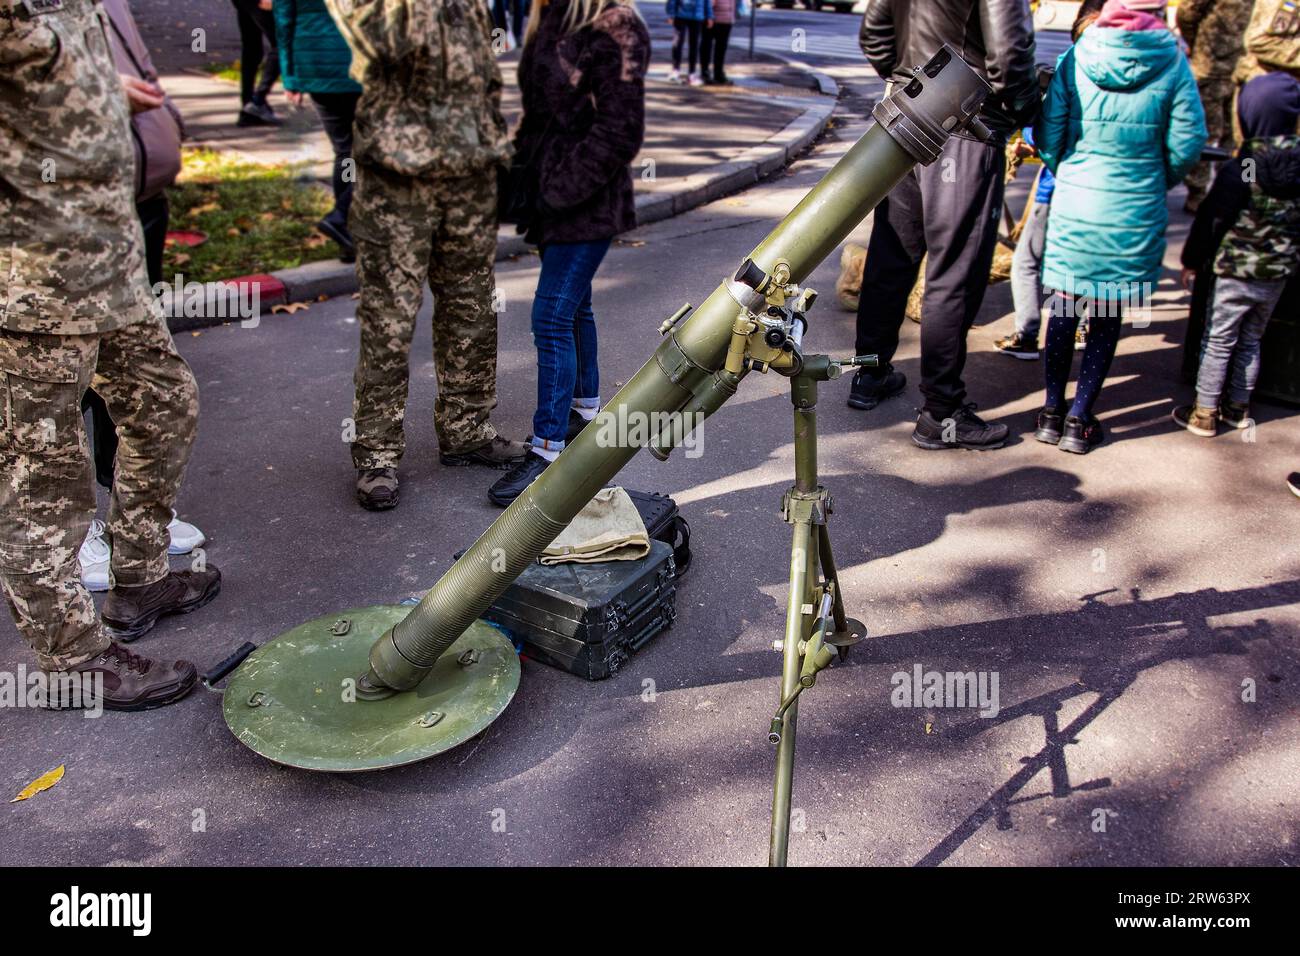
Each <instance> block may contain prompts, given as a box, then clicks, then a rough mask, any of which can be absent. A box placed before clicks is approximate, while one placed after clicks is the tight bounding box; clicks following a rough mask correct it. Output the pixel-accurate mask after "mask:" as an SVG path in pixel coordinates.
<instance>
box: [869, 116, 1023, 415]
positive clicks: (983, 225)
mask: <svg viewBox="0 0 1300 956" xmlns="http://www.w3.org/2000/svg"><path fill="white" fill-rule="evenodd" d="M1004 168H1005V160H1004V158H1003V150H1002V148H1001V147H1000V146H994V145H988V144H985V143H980V142H977V141H975V140H971V139H966V138H965V137H961V136H954V137H953V138H952V139H950V140H948V142H947V144H946V145H945V146H944V148H943V154H942V155H941V156H940V157H939V161H938V162H936V163H934V164H932V165H930V166H923V167H918V168H917V170H916V174H917V181H918V182H919V183H920V189H921V195H922V197H923V210H924V222H925V226H924V228H925V248H926V251H927V253H928V256H929V258H928V259H927V260H926V267H925V296H924V298H923V300H922V306H921V311H922V314H923V315H924V316H925V321H923V322H922V323H921V393H922V394H923V395H924V396H925V410H926V411H927V412H929V413H930V414H931V415H933V416H934V417H935V418H936V419H940V420H942V419H944V418H946V417H947V416H949V415H951V414H952V413H953V412H954V411H956V410H957V409H958V408H960V407H961V406H962V405H964V404H965V402H966V386H965V383H964V382H963V381H962V371H963V369H964V368H965V365H966V333H967V332H968V331H969V330H970V327H971V325H972V324H973V323H974V321H975V316H976V315H978V314H979V308H980V303H981V302H983V301H984V292H985V290H986V289H987V288H988V283H989V268H990V267H991V266H992V264H993V252H994V249H995V247H996V245H997V236H998V214H999V213H1000V211H1001V209H1002V194H1003V175H1004ZM870 262H871V257H870V254H869V253H868V257H867V263H868V267H870Z"/></svg>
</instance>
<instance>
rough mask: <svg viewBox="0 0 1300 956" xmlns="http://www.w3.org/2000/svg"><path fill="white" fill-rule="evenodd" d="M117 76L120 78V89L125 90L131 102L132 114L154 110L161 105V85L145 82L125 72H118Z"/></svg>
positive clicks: (128, 100)
mask: <svg viewBox="0 0 1300 956" xmlns="http://www.w3.org/2000/svg"><path fill="white" fill-rule="evenodd" d="M119 76H120V78H121V80H122V89H123V90H124V91H125V92H126V99H127V102H128V103H130V104H131V112H132V113H133V114H134V113H143V112H145V111H146V110H156V109H157V108H158V107H160V106H162V105H163V91H162V89H161V87H158V86H155V85H154V84H152V83H146V82H145V81H144V80H142V79H140V78H139V77H138V76H130V75H128V74H126V73H122V74H119Z"/></svg>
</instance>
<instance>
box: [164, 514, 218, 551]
mask: <svg viewBox="0 0 1300 956" xmlns="http://www.w3.org/2000/svg"><path fill="white" fill-rule="evenodd" d="M167 533H168V534H169V535H171V541H170V542H169V543H168V545H167V553H168V554H189V553H190V552H191V551H193V550H194V549H195V548H197V547H200V546H201V545H202V544H203V542H205V541H207V540H208V539H207V538H206V537H205V536H204V534H203V532H202V531H200V530H199V529H198V528H196V527H194V525H192V524H190V523H189V522H188V521H182V520H181V519H180V518H178V517H176V512H174V511H173V512H172V521H171V524H169V525H168V526H167Z"/></svg>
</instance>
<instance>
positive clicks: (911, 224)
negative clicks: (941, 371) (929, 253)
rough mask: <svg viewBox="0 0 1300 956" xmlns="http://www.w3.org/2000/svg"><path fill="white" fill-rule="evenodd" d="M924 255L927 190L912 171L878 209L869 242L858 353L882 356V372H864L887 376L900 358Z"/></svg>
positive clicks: (858, 330) (879, 370)
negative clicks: (905, 315) (906, 313)
mask: <svg viewBox="0 0 1300 956" xmlns="http://www.w3.org/2000/svg"><path fill="white" fill-rule="evenodd" d="M924 255H925V235H924V231H923V229H922V224H921V189H920V185H919V184H918V183H917V180H916V176H915V174H914V173H908V174H907V175H906V176H904V177H903V178H902V180H900V181H899V183H898V185H897V186H895V187H894V188H893V189H892V190H891V191H890V193H889V195H888V196H886V197H885V198H884V199H883V200H882V201H881V203H880V205H879V206H877V207H876V211H875V214H874V216H873V218H872V221H871V238H870V239H868V240H867V264H866V268H865V269H864V270H863V274H862V291H861V293H860V295H859V297H858V321H857V340H856V349H857V354H858V355H876V356H879V358H880V365H879V366H878V367H877V369H876V370H870V369H868V370H864V372H865V373H866V374H868V375H869V376H870V375H873V373H874V374H875V376H876V377H878V376H880V375H883V374H884V372H885V371H886V370H887V369H888V368H889V363H890V362H892V361H893V359H894V353H895V352H896V351H897V350H898V330H899V329H900V328H901V327H902V325H903V311H904V309H905V308H906V307H907V296H908V293H910V292H911V291H912V286H913V285H915V284H916V274H917V271H918V270H919V268H920V266H921V259H922V257H923V256H924Z"/></svg>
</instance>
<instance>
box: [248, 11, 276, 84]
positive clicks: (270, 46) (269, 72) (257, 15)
mask: <svg viewBox="0 0 1300 956" xmlns="http://www.w3.org/2000/svg"><path fill="white" fill-rule="evenodd" d="M249 13H250V15H251V16H252V17H253V20H254V22H255V23H256V24H257V29H258V30H259V31H261V34H262V40H263V41H264V42H263V44H262V48H263V49H264V50H265V53H264V54H263V53H262V51H261V50H259V55H260V56H261V60H262V72H261V77H260V78H259V79H258V82H257V89H255V90H254V91H253V99H254V100H256V101H257V102H259V103H265V102H266V98H267V97H268V96H269V95H270V93H271V87H273V86H275V81H276V80H278V79H279V78H280V51H279V48H278V47H276V45H275V14H273V13H272V12H271V11H270V10H263V9H262V8H261V6H260V5H259V4H257V3H254V4H253V5H252V7H251V9H250V11H249Z"/></svg>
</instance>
